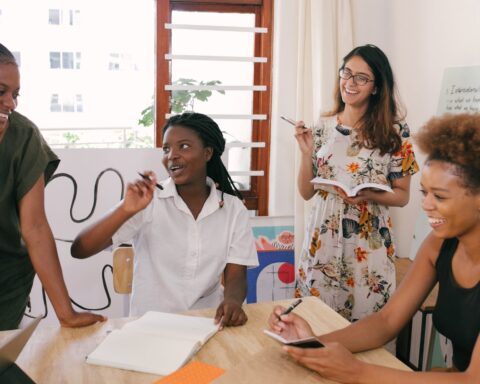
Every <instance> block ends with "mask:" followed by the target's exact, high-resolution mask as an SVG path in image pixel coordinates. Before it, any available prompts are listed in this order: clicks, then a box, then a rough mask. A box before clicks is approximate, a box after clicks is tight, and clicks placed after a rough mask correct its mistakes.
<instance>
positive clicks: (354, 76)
mask: <svg viewBox="0 0 480 384" xmlns="http://www.w3.org/2000/svg"><path fill="white" fill-rule="evenodd" d="M342 73H343V74H344V73H345V68H340V69H339V70H338V76H340V78H341V79H343V80H345V81H347V80H350V79H353V82H354V83H355V84H357V85H360V86H364V85H367V84H368V83H369V82H371V81H373V82H375V79H373V80H372V79H369V78H367V79H366V80H365V83H360V82H358V77H361V78H365V77H366V76H365V75H364V74H362V73H357V74H356V75H354V74H353V73H352V72H350V70H348V73H349V74H350V76H348V77H343V76H342Z"/></svg>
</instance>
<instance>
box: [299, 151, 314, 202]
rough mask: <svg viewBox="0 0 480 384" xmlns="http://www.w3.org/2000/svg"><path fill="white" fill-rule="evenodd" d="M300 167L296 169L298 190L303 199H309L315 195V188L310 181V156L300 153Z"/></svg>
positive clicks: (311, 170) (311, 167)
mask: <svg viewBox="0 0 480 384" xmlns="http://www.w3.org/2000/svg"><path fill="white" fill-rule="evenodd" d="M301 156H302V157H301V160H300V169H299V171H298V178H297V184H298V191H299V192H300V195H301V196H302V197H303V199H304V200H310V199H311V198H312V197H313V196H314V195H315V189H314V188H313V184H312V183H311V182H310V180H312V178H313V164H312V158H311V157H310V156H307V155H304V154H302V155H301Z"/></svg>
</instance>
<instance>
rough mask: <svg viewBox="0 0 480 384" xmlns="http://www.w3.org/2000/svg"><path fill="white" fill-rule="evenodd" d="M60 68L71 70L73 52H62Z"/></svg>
mask: <svg viewBox="0 0 480 384" xmlns="http://www.w3.org/2000/svg"><path fill="white" fill-rule="evenodd" d="M62 68H63V69H72V68H73V52H62Z"/></svg>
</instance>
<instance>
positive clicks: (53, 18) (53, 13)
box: [48, 9, 60, 25]
mask: <svg viewBox="0 0 480 384" xmlns="http://www.w3.org/2000/svg"><path fill="white" fill-rule="evenodd" d="M48 24H52V25H60V10H59V9H49V10H48Z"/></svg>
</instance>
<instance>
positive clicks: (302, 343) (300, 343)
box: [286, 337, 324, 348]
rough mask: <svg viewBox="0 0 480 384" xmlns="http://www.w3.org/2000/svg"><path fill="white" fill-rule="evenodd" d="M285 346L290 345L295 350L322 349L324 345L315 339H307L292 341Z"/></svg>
mask: <svg viewBox="0 0 480 384" xmlns="http://www.w3.org/2000/svg"><path fill="white" fill-rule="evenodd" d="M286 345H291V346H292V347H297V348H323V347H324V345H323V344H322V343H321V342H320V341H318V339H317V338H316V337H309V338H307V339H300V340H294V341H291V342H289V343H287V344H286Z"/></svg>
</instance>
